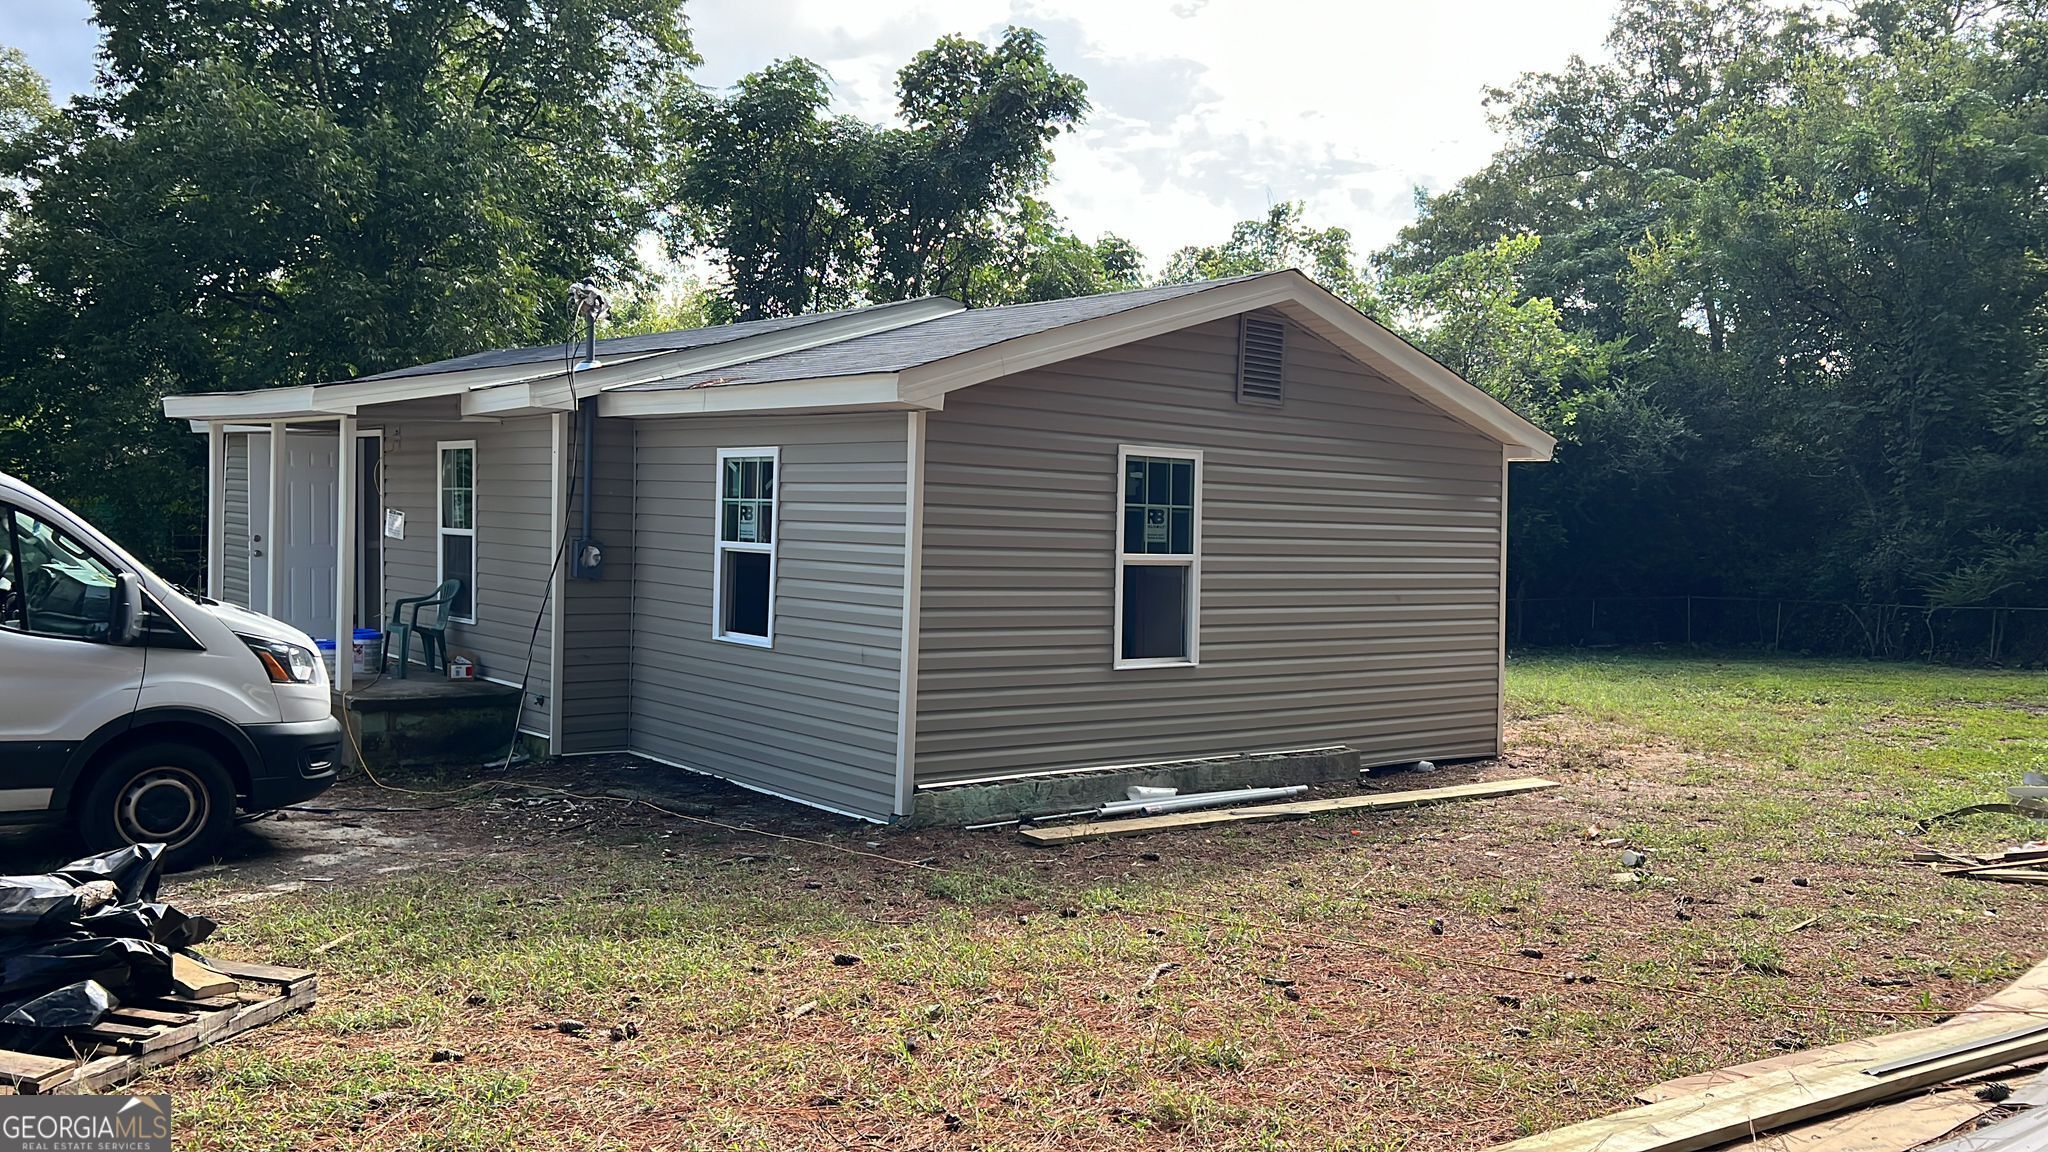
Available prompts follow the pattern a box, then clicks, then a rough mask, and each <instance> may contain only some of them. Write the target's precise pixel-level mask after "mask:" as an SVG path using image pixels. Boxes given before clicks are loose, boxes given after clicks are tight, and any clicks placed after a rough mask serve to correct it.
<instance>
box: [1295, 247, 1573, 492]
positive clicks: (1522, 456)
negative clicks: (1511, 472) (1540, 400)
mask: <svg viewBox="0 0 2048 1152" xmlns="http://www.w3.org/2000/svg"><path fill="white" fill-rule="evenodd" d="M1287 305H1288V307H1286V308H1285V309H1283V310H1286V311H1294V310H1295V309H1301V310H1304V311H1306V312H1307V313H1309V315H1310V316H1312V317H1313V318H1314V319H1316V320H1319V321H1321V324H1312V325H1310V327H1311V328H1312V329H1314V330H1316V332H1317V335H1320V336H1323V337H1324V338H1326V339H1328V340H1330V341H1331V342H1332V343H1334V344H1336V345H1337V346H1338V347H1339V348H1342V349H1343V350H1344V351H1345V352H1348V353H1350V354H1351V355H1352V356H1353V357H1355V358H1356V359H1357V360H1359V361H1360V362H1361V363H1363V364H1365V365H1366V366H1367V367H1369V368H1373V369H1375V370H1377V371H1378V372H1379V373H1380V374H1381V375H1383V376H1386V377H1387V378H1389V379H1391V380H1393V381H1395V382H1396V383H1406V384H1408V385H1409V386H1410V387H1409V390H1410V391H1412V392H1414V393H1415V394H1416V396H1417V397H1418V398H1419V399H1421V400H1422V401H1424V402H1425V403H1427V404H1429V405H1430V406H1431V407H1433V408H1435V409H1437V410H1438V411H1440V412H1442V413H1444V414H1445V415H1447V416H1450V417H1451V418H1453V419H1455V420H1457V421H1459V422H1460V423H1463V424H1467V425H1470V426H1472V427H1475V428H1478V429H1480V430H1482V431H1484V432H1486V433H1488V434H1489V435H1491V436H1492V437H1493V438H1494V439H1496V440H1498V441H1500V442H1501V443H1502V444H1504V445H1506V446H1507V448H1508V459H1510V460H1515V461H1527V460H1548V459H1550V456H1551V452H1552V450H1553V449H1555V448H1556V446H1557V439H1556V437H1554V436H1552V435H1550V434H1549V433H1548V432H1545V431H1544V430H1543V429H1541V428H1538V427H1537V426H1536V425H1534V424H1532V423H1530V422H1529V421H1528V420H1526V419H1524V418H1522V416H1521V415H1519V414H1518V413H1516V412H1515V410H1514V409H1512V408H1509V407H1508V406H1507V405H1505V404H1503V403H1501V402H1500V401H1498V400H1496V399H1494V398H1493V397H1492V396H1490V395H1488V394H1487V393H1486V392H1485V391H1483V390H1482V389H1480V388H1479V386H1478V385H1475V384H1472V383H1469V382H1467V381H1466V380H1465V378H1464V377H1462V376H1460V375H1458V374H1457V373H1456V372H1453V371H1451V370H1450V369H1449V368H1446V367H1444V366H1443V365H1442V364H1439V363H1437V362H1436V361H1435V360H1433V359H1431V358H1430V357H1429V356H1428V355H1427V354H1425V353H1424V352H1423V351H1422V350H1421V349H1420V348H1417V347H1416V346H1415V345H1413V344H1410V343H1408V342H1407V341H1406V340H1403V339H1401V338H1400V337H1399V336H1396V335H1394V334H1393V333H1392V332H1389V331H1388V330H1387V329H1386V328H1384V327H1382V326H1381V325H1380V324H1378V323H1377V322H1375V321H1374V320H1373V319H1372V318H1371V317H1369V316H1366V315H1365V314H1364V313H1362V312H1360V311H1358V310H1357V309H1356V308H1353V307H1352V306H1351V305H1349V304H1346V303H1344V301H1342V300H1340V299H1338V298H1337V297H1335V296H1333V295H1331V294H1329V293H1328V292H1326V291H1324V290H1323V289H1322V288H1320V287H1316V288H1315V290H1314V291H1312V292H1302V293H1297V294H1296V295H1294V296H1293V297H1291V298H1290V299H1289V300H1288V301H1287ZM1295 318H1296V319H1297V320H1301V319H1304V317H1302V316H1301V315H1300V314H1299V313H1296V315H1295Z"/></svg>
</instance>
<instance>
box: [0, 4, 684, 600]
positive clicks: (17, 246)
mask: <svg viewBox="0 0 2048 1152" xmlns="http://www.w3.org/2000/svg"><path fill="white" fill-rule="evenodd" d="M95 19H96V21H97V23H98V24H99V25H100V27H101V29H102V30H103V32H104V34H105V46H104V50H105V58H104V67H105V71H106V73H107V75H108V76H109V78H110V79H111V81H112V84H111V86H110V87H108V88H107V89H106V90H104V91H103V92H101V93H100V94H98V95H96V96H93V97H91V98H87V99H82V100H79V101H75V102H74V103H73V105H72V106H71V107H70V108H69V109H67V110H66V111H65V112H64V113H63V114H62V116H61V117H60V119H59V121H58V122H57V123H56V124H55V126H54V127H51V128H49V129H47V130H46V133H47V135H48V137H49V139H48V140H47V141H46V142H44V144H43V145H42V146H40V147H39V148H38V149H37V154H36V156H35V157H34V158H33V159H32V160H31V161H30V162H29V163H27V164H26V165H25V166H23V168H22V170H21V173H22V176H23V178H24V179H25V181H26V184H27V187H28V189H29V192H28V196H29V199H28V206H27V208H26V210H25V211H24V212H22V213H21V214H20V215H19V216H17V217H16V218H15V219H13V220H12V221H11V222H10V228H9V235H8V236H7V238H6V251H5V258H6V261H7V266H8V268H9V269H10V271H11V272H12V276H11V277H10V280H11V281H12V285H11V289H12V291H11V292H10V295H9V296H8V297H7V304H6V330H5V331H6V340H5V341H4V344H5V348H6V351H5V353H4V359H0V468H6V469H8V470H10V471H20V472H24V473H26V474H28V475H30V476H33V477H35V478H36V479H37V481H38V483H41V484H45V485H47V486H48V487H49V488H51V489H52V490H53V491H55V492H56V493H58V494H60V495H62V496H63V497H64V498H66V499H69V500H73V501H75V502H77V503H79V504H80V505H82V506H83V507H84V509H85V510H86V511H87V513H88V514H89V515H92V516H93V517H94V518H95V519H97V520H98V521H99V522H101V523H102V524H103V525H105V526H106V527H108V529H109V530H110V531H111V532H113V533H114V534H115V535H116V536H118V537H120V538H122V539H123V540H124V541H125V542H127V543H128V544H129V545H130V546H131V547H134V548H136V549H137V550H138V551H141V552H142V553H144V554H145V555H151V556H156V557H160V558H161V557H167V556H169V555H171V554H172V553H174V552H175V551H177V550H178V548H179V545H180V544H181V543H182V542H183V541H184V540H186V539H189V537H190V536H191V534H192V533H193V532H194V531H195V525H196V522H197V515H198V510H197V509H196V508H194V507H192V506H191V504H190V501H192V500H193V499H194V498H196V496H197V495H198V493H199V486H198V485H197V484H195V483H193V482H192V481H191V479H190V478H191V477H192V476H194V475H195V474H197V473H198V471H199V467H200V466H199V463H198V460H197V458H196V454H197V451H198V446H197V444H196V443H195V442H194V441H195V438H194V437H192V436H191V435H189V434H188V433H186V432H184V431H183V430H181V429H177V428H174V427H173V426H172V425H171V424H170V423H169V422H167V421H165V420H164V419H163V418H162V415H161V413H160V412H159V411H158V410H157V404H158V400H159V398H160V397H161V396H162V395H164V394H165V393H167V392H173V391H179V392H184V391H194V390H201V389H247V388H262V387H269V386H274V385H284V384H303V383H307V382H311V381H319V380H331V379H336V378H344V377H347V376H350V375H354V374H357V373H360V372H367V371H375V370H379V369H383V368H390V367H394V366H399V365H404V364H410V363H417V362H419V361H422V360H431V359H435V358H438V357H442V356H447V355H452V354H455V353H460V352H470V351H474V350H476V349H478V348H485V347H494V346H502V345H506V344H519V343H536V342H542V341H545V340H549V339H553V338H556V337H558V336H559V335H561V334H562V332H563V330H564V329H563V325H564V321H563V319H562V316H561V307H562V306H561V300H562V290H563V287H564V285H565V284H566V283H567V282H569V281H571V280H574V279H576V278H578V277H581V276H583V275H585V274H587V273H589V272H590V271H591V270H592V269H593V268H598V269H607V270H610V271H611V272H612V273H613V274H615V275H617V276H619V277H621V278H624V279H627V280H631V279H632V278H633V277H634V275H635V274H636V272H637V264H636V261H635V259H634V255H633V250H632V242H633V239H634V237H635V236H636V235H637V234H638V233H639V232H640V231H642V230H643V229H644V228H645V227H646V226H647V224H648V222H649V220H650V218H651V207H650V202H649V197H648V195H647V193H646V191H645V189H644V188H643V187H642V186H641V185H642V182H643V175H644V173H645V172H646V171H647V170H648V169H649V168H650V167H652V166H653V165H654V164H656V163H657V162H658V161H659V160H660V158H661V148H660V143H661V139H660V136H659V134H658V132H657V129H658V127H659V120H658V117H657V112H658V110H659V108H660V106H661V105H662V104H663V103H664V102H665V100H666V96H667V93H668V91H669V90H670V89H671V88H672V87H674V86H675V85H676V84H677V83H678V82H679V81H680V79H681V73H682V69H684V68H686V67H688V66H689V65H690V64H691V63H692V62H693V59H694V58H693V57H692V55H691V53H690V47H689V40H688V37H687V34H686V32H685V29H684V24H683V20H682V15H681V5H680V0H556V2H554V3H550V4H548V5H546V6H528V5H505V4H501V3H496V2H494V0H434V2H431V3H424V4H415V5H404V6H396V7H394V6H392V5H390V4H388V3H385V2H383V0H208V2H205V3H200V2H198V0H179V2H174V3H164V2H163V0H99V2H98V4H97V12H96V16H95ZM181 574H183V573H181Z"/></svg>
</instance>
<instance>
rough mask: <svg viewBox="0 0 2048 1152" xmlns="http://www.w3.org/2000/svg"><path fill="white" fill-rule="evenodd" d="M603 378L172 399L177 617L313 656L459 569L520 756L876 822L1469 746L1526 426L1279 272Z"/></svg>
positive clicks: (467, 635)
mask: <svg viewBox="0 0 2048 1152" xmlns="http://www.w3.org/2000/svg"><path fill="white" fill-rule="evenodd" d="M595 351H596V356H595V363H594V364H582V365H578V364H576V363H574V361H575V360H576V359H578V358H579V357H581V356H583V355H584V354H585V353H584V351H583V350H581V349H580V348H572V347H565V346H561V345H557V346H553V347H543V348H533V349H516V350H508V351H495V352H485V353H480V354H478V355H474V356H465V357H460V358H457V359H453V360H446V361H441V362H439V363H434V364H425V365H421V366H418V367H414V368H407V369H403V370H401V371H397V372H387V373H383V374H380V375H376V376H368V377H363V378H361V379H356V380H348V381H341V382H337V383H331V384H320V385H309V386H301V387H285V388H276V389H270V390H266V391H259V392H245V393H210V394H203V395H187V396H174V397H170V398H168V399H166V400H165V401H164V411H165V413H166V414H167V415H168V416H170V417H173V418H178V419H184V420H189V421H191V422H192V425H193V427H194V428H195V429H196V430H202V431H204V432H205V433H206V434H207V436H208V439H209V452H210V455H209V459H210V461H211V467H210V468H209V473H208V486H209V487H208V508H209V520H208V528H209V539H208V548H209V549H210V551H209V556H210V558H211V561H212V562H211V563H210V564H209V565H208V571H209V591H210V592H211V594H213V595H215V596H217V597H221V598H225V599H228V600H231V601H234V602H237V603H242V604H246V605H249V606H252V607H254V608H256V609H258V610H266V609H267V610H269V611H271V612H273V613H274V614H279V615H283V616H285V617H286V618H288V619H291V620H293V621H294V622H298V623H301V624H302V626H305V627H307V628H308V629H309V630H310V631H312V632H313V633H314V634H315V635H327V636H332V635H336V634H337V631H339V632H340V633H341V634H344V635H345V634H346V630H347V629H348V628H350V627H354V626H374V625H375V623H376V621H377V620H378V619H379V618H380V617H381V616H382V615H383V614H384V608H385V606H386V605H388V604H389V603H390V601H391V600H392V599H393V598H396V597H399V596H407V595H419V594H422V593H425V592H426V591H428V590H429V589H431V588H432V587H433V586H434V585H435V584H436V583H437V581H438V580H439V579H441V578H443V577H448V576H453V577H455V578H457V579H460V580H461V581H463V585H464V586H463V592H462V597H461V599H460V601H459V602H458V605H457V617H458V619H459V623H457V624H456V625H455V626H454V627H453V628H452V629H451V636H450V643H451V646H452V647H453V648H455V649H456V650H458V651H467V652H470V653H473V654H474V655H475V656H476V657H477V659H478V661H479V663H480V666H481V670H482V674H483V675H485V676H487V677H490V678H494V679H498V680H503V681H506V682H509V683H514V684H518V683H524V684H525V685H526V696H525V698H524V711H523V713H522V718H521V724H522V726H523V728H524V729H525V730H526V731H527V732H529V733H530V734H531V735H532V736H534V737H536V738H538V739H541V740H545V741H546V742H547V744H548V746H549V748H550V749H551V750H552V751H553V752H555V753H559V754H577V753H591V752H602V751H630V752H634V753H637V754H639V755H641V756H643V757H646V758H649V759H651V760H655V761H659V762H662V763H665V764H670V765H674V766H677V767H683V768H689V769H693V770H697V771H701V772H705V773H709V774H712V775H715V776H720V777H725V778H727V779H730V780H733V781H736V782H738V783H741V784H743V785H746V786H749V787H752V788H756V789H760V790H762V791H766V792H770V793H774V794H777V795H780V796H784V797H788V798H791V799H794V800H799V801H803V802H805V803H809V804H813V805H817V806H820V807H823V808H828V809H832V810H835V811H838V812H843V813H849V814H852V815H856V816H860V817H865V818H868V819H872V820H878V821H886V820H890V819H893V818H896V817H899V816H902V815H904V814H907V813H910V812H911V811H912V810H913V807H914V805H915V802H916V796H917V794H918V792H919V791H920V790H921V789H931V788H936V787H945V786H948V785H952V784H956V783H960V782H969V781H985V780H992V779H1002V778H1008V777H1015V776H1021V775H1026V774H1033V773H1052V772H1062V771H1069V770H1074V769H1079V768H1085V767H1091V766H1099V765H1106V764H1128V763H1141V762H1153V761H1165V760H1172V759H1179V758H1187V757H1195V756H1204V755H1211V754H1217V753H1224V752H1234V751H1254V750H1272V749H1287V748H1301V747H1305V746H1310V745H1315V744H1330V743H1342V744H1346V745H1349V746H1351V747H1352V748H1355V749H1357V750H1358V751H1359V753H1360V755H1361V758H1362V760H1363V762H1364V763H1365V764H1366V765H1368V766H1371V765H1382V764H1392V763H1398V762H1405V761H1412V760H1416V759H1420V758H1425V757H1427V758H1457V757H1474V756H1486V755H1492V754H1495V753H1496V752H1497V751H1498V750H1499V748H1500V742H1501V727H1502V677H1503V657H1502V651H1503V647H1502V645H1503V631H1502V622H1503V617H1504V612H1503V606H1504V585H1503V580H1502V576H1503V571H1504V564H1505V559H1506V548H1505V527H1506V513H1507V475H1508V470H1507V466H1508V464H1509V463H1511V462H1513V461H1517V460H1543V459H1547V458H1548V457H1549V455H1550V452H1551V448H1552V444H1553V441H1552V440H1551V438H1550V437H1549V436H1547V435H1545V434H1544V433H1543V432H1542V431H1541V430H1540V429H1538V428H1536V427H1535V426H1534V425H1532V424H1530V423H1529V422H1527V421H1526V420H1524V419H1522V418H1521V417H1519V416H1517V415H1516V414H1515V413H1513V412H1512V411H1510V410H1508V409H1507V408H1506V407H1504V406H1503V405H1501V404H1500V403H1499V402H1497V401H1495V400H1494V399H1492V398H1491V397H1489V396H1487V395H1486V394H1485V393H1483V392H1481V391H1480V390H1479V389H1477V388H1475V387H1473V386H1472V385H1470V384H1468V383H1466V382H1465V381H1464V380H1462V379H1460V378H1459V377H1458V376H1457V375H1456V374H1454V373H1452V372H1451V371H1450V370H1448V369H1446V368H1445V367H1443V366H1442V365H1440V364H1438V363H1436V362H1435V361H1433V360H1431V359H1429V358H1428V357H1427V356H1424V355H1423V354H1422V353H1420V352H1418V351H1417V350H1416V349H1415V348H1413V347H1412V346H1410V345H1408V344H1406V343H1404V342H1403V341H1401V340H1400V339H1398V338H1397V337H1395V336H1393V335H1392V334H1391V333H1389V332H1388V331H1387V330H1386V329H1384V328H1382V327H1381V326H1379V325H1378V324H1376V323H1374V322H1373V321H1372V320H1370V319H1368V318H1366V317H1365V316H1363V315H1361V314H1360V313H1359V312H1357V311H1356V310H1354V309H1352V308H1351V307H1350V306H1349V305H1347V304H1345V303H1344V302H1342V301H1341V300H1339V299H1337V298H1336V297H1334V296H1332V295H1330V294H1329V293H1328V292H1326V291H1325V290H1323V289H1322V288H1320V287H1318V286H1317V285H1316V284H1315V283H1314V282H1312V281H1311V280H1309V279H1308V278H1307V277H1305V276H1303V275H1302V274H1300V273H1298V272H1293V271H1287V272H1275V273H1269V274H1263V275H1256V276H1247V277H1240V278H1236V279H1229V280H1216V281H1209V282H1203V283H1195V284H1182V285H1174V286H1169V287H1158V288H1147V289H1141V290H1138V291H1131V292H1121V293H1115V294H1110V295H1102V296H1092V297H1084V298H1079V299H1071V300H1059V301H1052V302H1047V303H1037V304H1020V305H1012V306H1006V307H996V308H978V309H968V308H963V307H962V306H961V305H960V304H958V303H956V302H953V301H950V300H943V299H925V300H913V301H907V302H902V303H894V304H885V305H880V306H877V307H870V308H862V309H856V310H851V311H845V312H835V313H825V314H820V315H814V316H802V317H790V318H784V319H774V320H763V321H755V322H751V323H741V324H733V325H728V326H724V327H716V328H706V329H699V330H693V331H686V332H673V333H664V334H660V335H653V336H631V337H621V338H616V339H607V340H601V341H598V342H597V344H596V349H595ZM280 444H281V445H284V447H283V449H282V450H280V449H278V448H277V447H275V446H276V445H280ZM529 665H530V666H529ZM338 679H339V680H340V684H339V687H340V688H341V689H342V690H344V691H346V690H347V689H348V687H349V680H348V674H347V672H346V669H344V670H343V672H342V674H341V676H340V677H338Z"/></svg>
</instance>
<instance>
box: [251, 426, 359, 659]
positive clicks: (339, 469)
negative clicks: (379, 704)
mask: <svg viewBox="0 0 2048 1152" xmlns="http://www.w3.org/2000/svg"><path fill="white" fill-rule="evenodd" d="M337 423H338V424H339V425H340V427H339V428H338V431H339V432H340V433H341V446H340V448H339V449H337V450H336V452H335V457H334V458H335V472H336V474H337V475H336V480H337V487H338V491H337V492H336V494H335V501H334V503H335V505H336V507H337V508H338V509H339V513H338V515H339V521H338V523H337V524H336V527H335V530H334V690H335V691H336V692H340V693H344V694H346V693H347V692H348V690H349V689H350V688H353V687H355V677H354V669H353V666H352V664H351V661H350V657H351V655H352V654H353V653H354V650H355V649H354V644H353V641H354V639H355V631H356V418H355V417H354V416H343V417H341V418H340V419H339V420H338V421H337ZM276 454H277V453H276V450H275V449H273V450H272V452H271V455H273V456H275V455H276Z"/></svg>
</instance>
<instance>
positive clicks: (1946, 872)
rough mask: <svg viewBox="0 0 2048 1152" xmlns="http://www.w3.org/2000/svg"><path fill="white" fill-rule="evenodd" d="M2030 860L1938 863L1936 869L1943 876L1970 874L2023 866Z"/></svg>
mask: <svg viewBox="0 0 2048 1152" xmlns="http://www.w3.org/2000/svg"><path fill="white" fill-rule="evenodd" d="M2027 864H2028V861H2024V860H2022V861H2013V860H1993V861H1991V862H1990V863H1988V864H1957V865H1953V866H1950V865H1944V864H1936V865H1935V866H1934V870H1935V871H1936V872H1939V873H1941V874H1942V875H1943V876H1968V875H1971V874H1972V873H1976V872H1991V871H1994V870H1996V869H2000V868H2023V867H2025V866H2026V865H2027Z"/></svg>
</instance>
